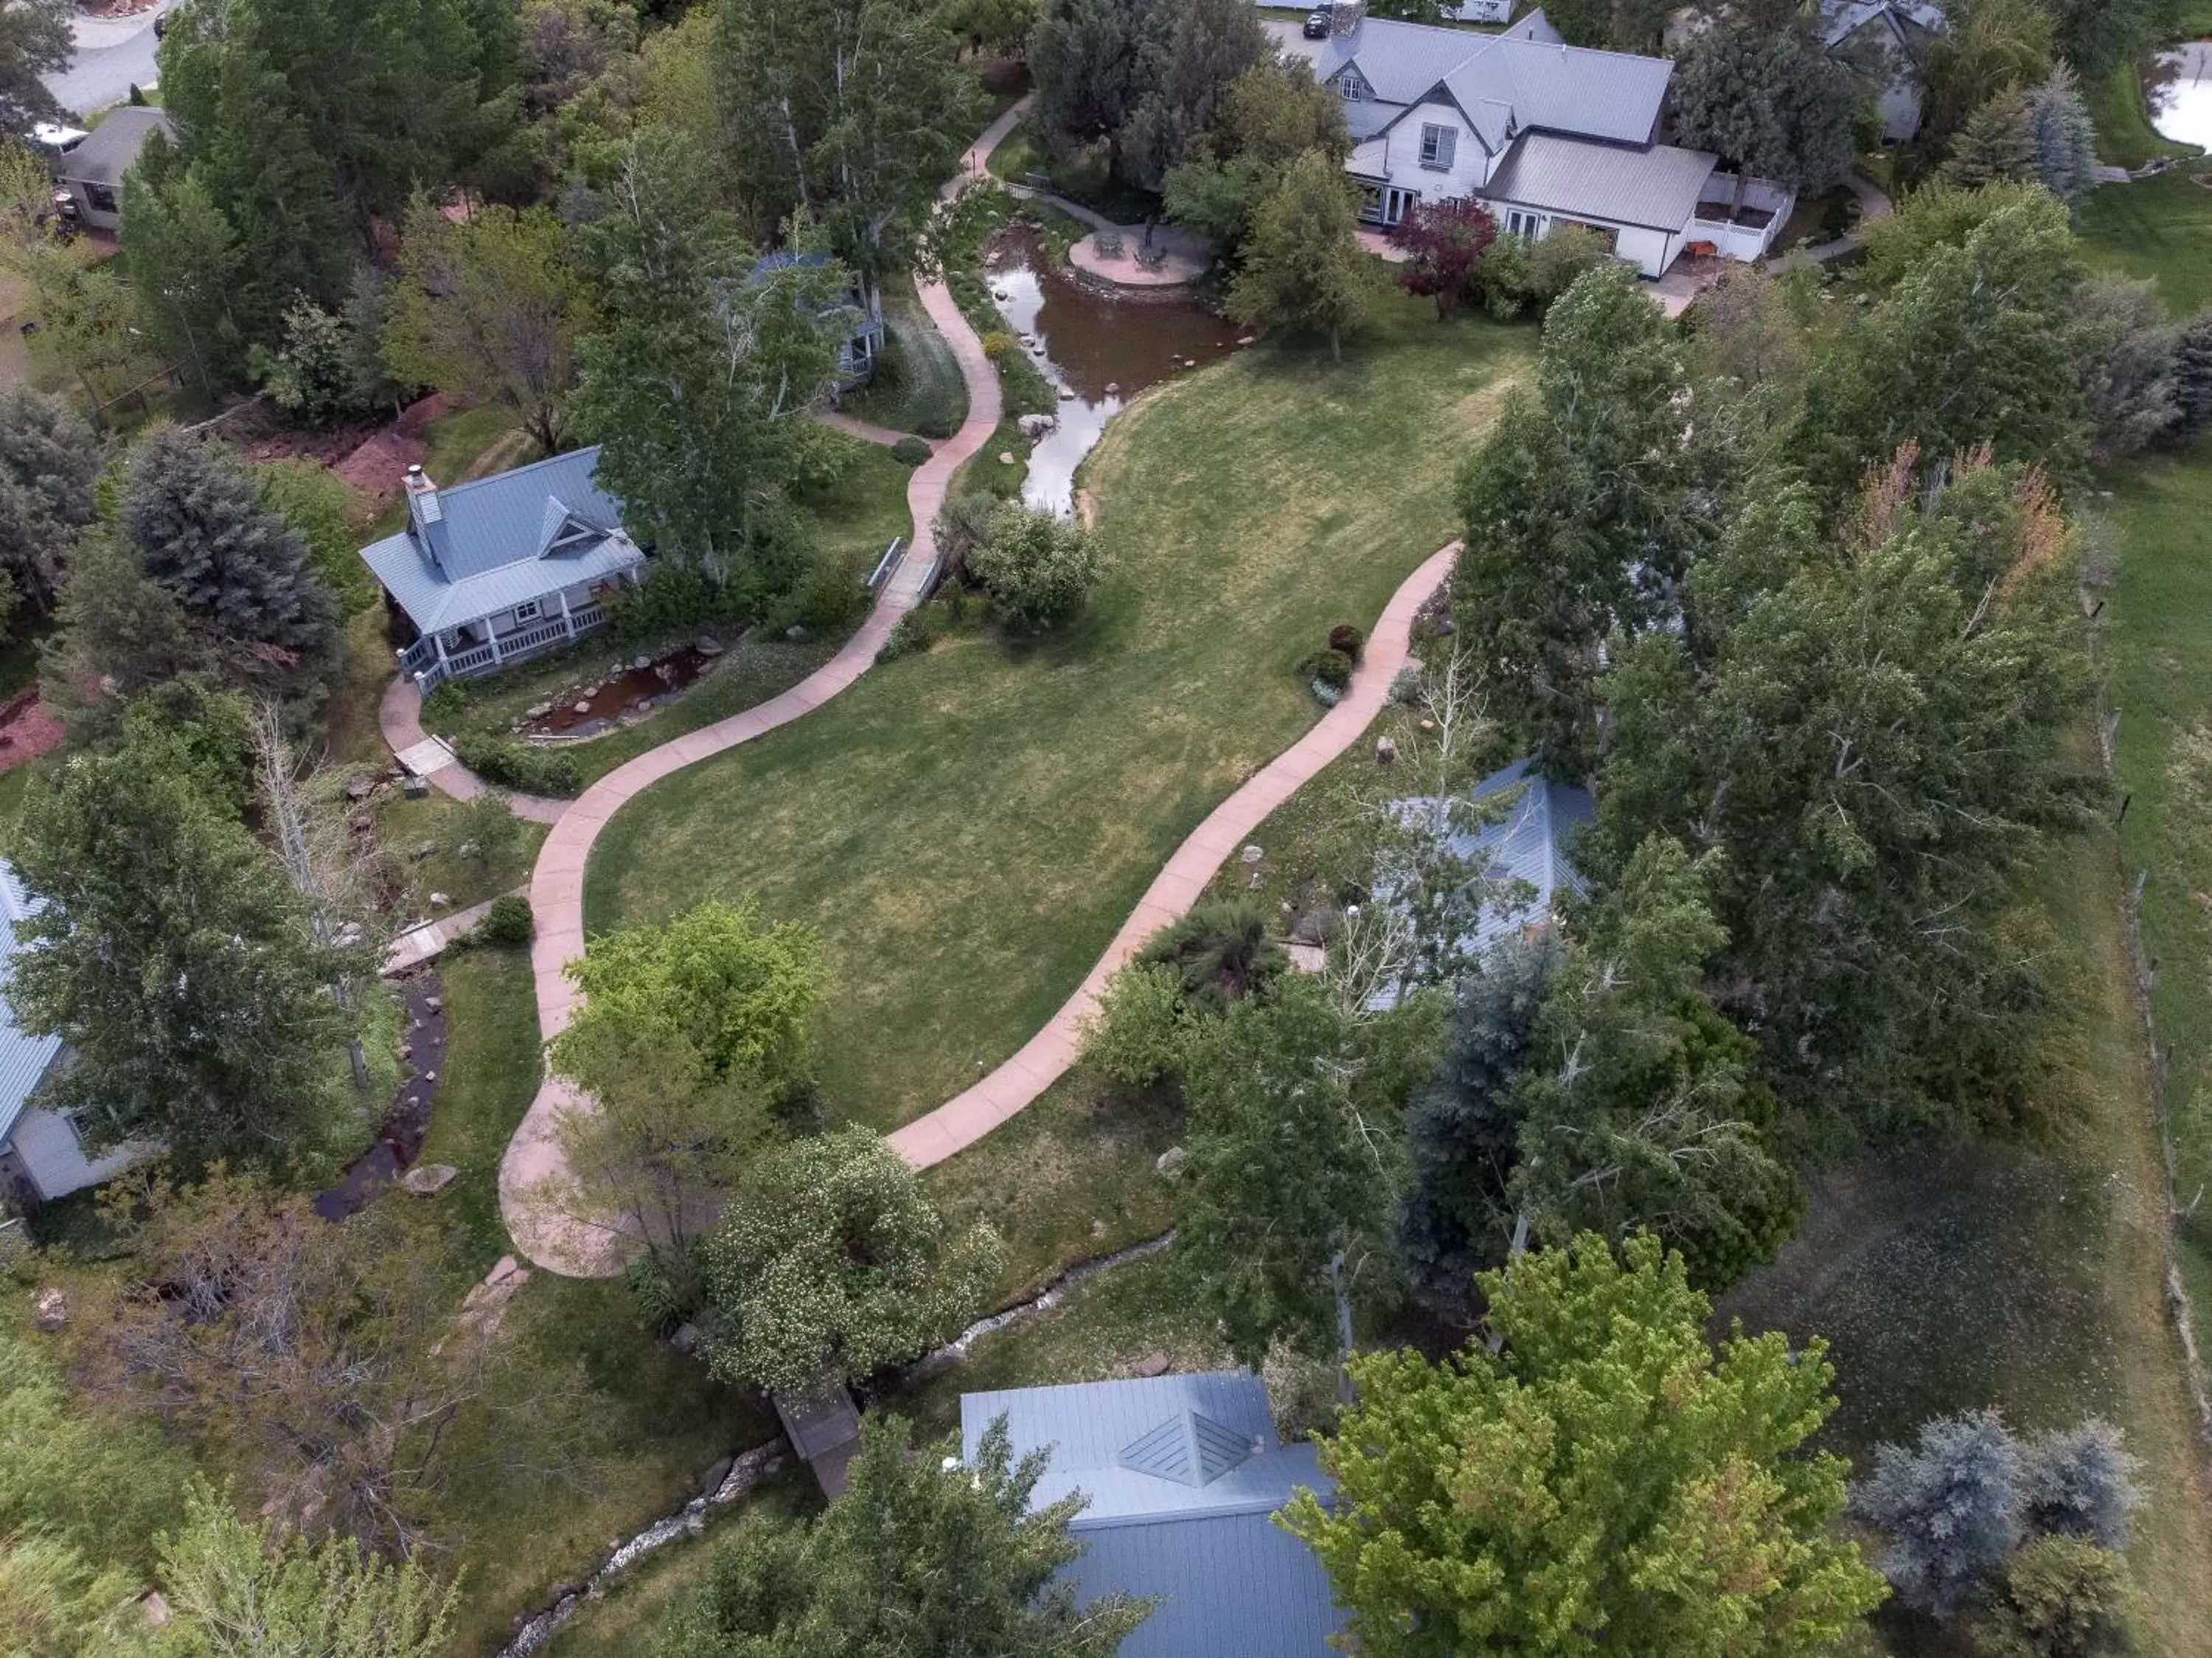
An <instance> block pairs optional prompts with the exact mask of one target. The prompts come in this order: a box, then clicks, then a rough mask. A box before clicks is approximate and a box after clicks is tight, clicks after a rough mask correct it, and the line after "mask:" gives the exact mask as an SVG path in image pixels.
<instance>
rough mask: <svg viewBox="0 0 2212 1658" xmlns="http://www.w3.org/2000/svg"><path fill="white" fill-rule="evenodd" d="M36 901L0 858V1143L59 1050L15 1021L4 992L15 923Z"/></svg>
mask: <svg viewBox="0 0 2212 1658" xmlns="http://www.w3.org/2000/svg"><path fill="white" fill-rule="evenodd" d="M38 909H39V905H38V904H37V902H36V900H34V899H33V898H32V897H31V895H30V894H29V893H27V892H25V891H24V890H23V883H22V881H21V879H20V878H19V877H18V876H17V875H16V874H15V866H14V865H13V864H11V863H7V862H6V861H5V860H3V859H0V1144H5V1143H6V1142H7V1139H8V1137H9V1134H10V1133H11V1132H13V1131H14V1130H15V1119H17V1118H19V1117H21V1115H22V1114H23V1106H24V1103H25V1102H26V1101H27V1100H29V1099H30V1097H31V1094H32V1093H33V1090H35V1089H36V1088H38V1086H39V1084H40V1082H42V1081H44V1080H45V1078H46V1073H47V1072H48V1071H49V1070H52V1069H53V1064H54V1061H55V1059H56V1058H58V1057H59V1056H60V1054H61V1051H62V1039H61V1038H60V1037H58V1036H32V1035H29V1034H27V1033H26V1032H25V1031H24V1030H23V1028H22V1027H21V1026H20V1025H18V1024H17V1023H16V1022H15V1009H13V1008H11V1007H10V1006H9V1004H8V1001H7V997H6V995H5V989H6V976H7V972H8V965H9V963H10V962H12V961H13V960H15V950H16V942H15V923H17V922H19V921H27V920H28V919H29V918H30V917H32V916H33V915H34V914H36V913H37V912H38Z"/></svg>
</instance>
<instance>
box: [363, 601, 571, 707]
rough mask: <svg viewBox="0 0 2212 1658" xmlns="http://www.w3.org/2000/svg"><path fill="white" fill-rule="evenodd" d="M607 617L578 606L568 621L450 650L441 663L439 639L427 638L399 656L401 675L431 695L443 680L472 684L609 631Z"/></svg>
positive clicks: (542, 624)
mask: <svg viewBox="0 0 2212 1658" xmlns="http://www.w3.org/2000/svg"><path fill="white" fill-rule="evenodd" d="M606 622H607V613H606V611H605V607H601V606H599V605H594V604H582V605H574V606H571V607H569V611H568V615H567V616H565V617H560V616H556V617H552V618H550V619H547V620H544V621H542V622H533V623H532V624H531V625H529V626H527V627H519V628H516V629H515V630H514V631H513V632H511V633H502V634H500V635H498V636H497V637H495V639H494V640H493V641H492V642H491V643H485V644H475V645H470V646H468V647H466V648H465V649H461V650H448V651H447V652H446V654H445V655H444V657H443V659H442V660H441V658H440V656H439V655H438V642H437V640H436V638H435V637H432V636H430V635H428V634H425V635H424V636H423V637H422V638H420V639H417V640H416V642H415V643H413V644H411V645H410V646H408V647H407V649H404V650H403V651H401V652H400V653H399V671H400V672H401V673H403V674H406V675H407V676H408V677H409V678H410V679H411V680H414V681H415V683H416V685H418V686H421V687H422V689H423V690H425V691H428V689H429V688H430V687H431V686H434V685H436V684H437V683H438V682H439V681H440V680H469V679H474V678H475V677H476V676H477V675H478V674H489V673H491V672H493V671H494V670H495V669H498V668H501V667H506V666H507V664H508V663H509V662H519V661H525V660H526V659H527V658H529V657H532V656H543V655H544V654H545V653H546V652H547V651H549V650H554V649H558V648H559V647H561V646H562V645H565V644H567V643H568V641H569V640H570V639H572V638H581V637H583V636H584V635H585V634H586V633H591V632H593V631H597V630H598V629H599V628H602V627H605V625H606Z"/></svg>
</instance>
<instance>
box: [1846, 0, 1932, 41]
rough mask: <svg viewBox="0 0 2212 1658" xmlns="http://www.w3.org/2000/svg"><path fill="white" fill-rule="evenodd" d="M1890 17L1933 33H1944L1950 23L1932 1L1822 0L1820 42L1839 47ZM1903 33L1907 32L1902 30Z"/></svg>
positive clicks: (1900, 28) (1900, 29)
mask: <svg viewBox="0 0 2212 1658" xmlns="http://www.w3.org/2000/svg"><path fill="white" fill-rule="evenodd" d="M1885 15H1887V17H1888V18H1889V19H1890V20H1891V21H1894V22H1897V23H1899V24H1900V25H1903V24H1910V25H1911V26H1912V27H1914V28H1918V29H1922V30H1924V31H1926V32H1927V33H1929V34H1942V33H1944V32H1945V31H1946V30H1947V29H1948V27H1949V26H1948V23H1947V22H1946V21H1945V19H1944V16H1943V8H1942V7H1941V6H1939V5H1936V4H1934V3H1932V0H1821V4H1820V39H1821V41H1822V42H1823V43H1824V44H1826V45H1827V46H1839V45H1841V44H1842V43H1843V42H1844V41H1845V40H1849V39H1850V37H1851V36H1852V35H1854V34H1857V33H1858V32H1859V31H1860V30H1861V29H1863V28H1864V27H1866V26H1867V25H1868V24H1869V23H1871V22H1873V21H1875V19H1877V18H1880V17H1883V16H1885ZM1898 33H1899V34H1906V33H1907V31H1906V30H1905V28H1904V27H1899V29H1898Z"/></svg>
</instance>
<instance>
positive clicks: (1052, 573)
mask: <svg viewBox="0 0 2212 1658" xmlns="http://www.w3.org/2000/svg"><path fill="white" fill-rule="evenodd" d="M968 568H969V571H970V572H972V573H973V574H974V576H975V578H976V579H977V580H978V581H980V582H982V584H983V585H984V586H985V587H986V588H988V589H989V590H990V594H991V600H992V602H993V604H994V606H996V607H997V609H998V613H999V616H1000V619H1001V620H1003V621H1004V622H1005V623H1006V625H1007V626H1009V627H1012V628H1016V629H1020V630H1023V631H1035V630H1038V629H1043V628H1048V627H1050V626H1052V625H1054V623H1056V622H1064V621H1066V619H1068V618H1069V617H1071V616H1073V615H1074V614H1075V613H1077V612H1078V611H1079V610H1081V609H1082V608H1083V601H1084V600H1085V599H1086V598H1087V597H1089V595H1090V593H1091V588H1094V587H1096V586H1097V584H1098V580H1099V578H1100V577H1101V576H1103V575H1104V574H1105V570H1106V561H1105V557H1104V555H1103V553H1102V552H1100V550H1099V546H1098V542H1097V538H1096V537H1094V536H1093V535H1092V534H1091V532H1090V531H1088V530H1086V529H1085V528H1084V527H1082V526H1081V525H1080V524H1077V523H1074V522H1072V521H1068V520H1066V519H1061V518H1055V517H1054V516H1053V515H1051V514H1050V513H1047V512H1032V511H1030V509H1027V508H1025V507H1023V506H1021V505H1019V504H1018V503H1013V502H1009V503H1006V505H1005V506H1002V507H1000V508H999V509H997V510H995V511H994V512H993V513H992V515H991V517H990V522H989V526H988V531H987V534H986V536H985V538H984V539H983V540H982V541H981V543H979V544H978V545H977V546H975V547H973V548H971V549H969V553H968Z"/></svg>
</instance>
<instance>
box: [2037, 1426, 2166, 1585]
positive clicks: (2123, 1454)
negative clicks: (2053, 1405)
mask: <svg viewBox="0 0 2212 1658" xmlns="http://www.w3.org/2000/svg"><path fill="white" fill-rule="evenodd" d="M2141 1466H2142V1463H2141V1462H2139V1461H2138V1460H2136V1458H2134V1457H2132V1456H2130V1455H2129V1454H2128V1452H2127V1449H2126V1448H2125V1447H2124V1445H2123V1444H2122V1442H2121V1439H2120V1430H2119V1429H2117V1428H2115V1427H2113V1426H2112V1423H2109V1422H2106V1421H2103V1420H2101V1419H2100V1418H2099V1417H2085V1418H2083V1419H2082V1420H2081V1422H2079V1423H2075V1425H2074V1426H2073V1427H2071V1428H2067V1429H2058V1430H2057V1431H2054V1432H2051V1433H2048V1434H2045V1435H2042V1436H2039V1437H2038V1438H2036V1439H2034V1440H2032V1441H2030V1442H2029V1443H2028V1445H2027V1453H2026V1456H2025V1458H2024V1460H2023V1463H2022V1466H2021V1521H2022V1523H2023V1524H2025V1525H2026V1526H2027V1529H2028V1530H2029V1531H2031V1532H2033V1533H2036V1534H2037V1535H2038V1536H2043V1537H2075V1538H2082V1539H2087V1541H2089V1542H2091V1543H2093V1544H2095V1545H2097V1546H2098V1547H2099V1548H2102V1549H2110V1550H2112V1551H2114V1552H2115V1553H2125V1552H2126V1551H2127V1546H2128V1539H2129V1536H2130V1532H2131V1531H2132V1529H2133V1527H2134V1524H2135V1514H2136V1509H2140V1508H2141V1507H2142V1505H2143V1503H2144V1500H2145V1499H2144V1496H2143V1494H2142V1490H2141V1489H2140V1488H2139V1487H2138V1486H2137V1485H2136V1483H2135V1474H2136V1470H2137V1469H2138V1468H2140V1467H2141Z"/></svg>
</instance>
